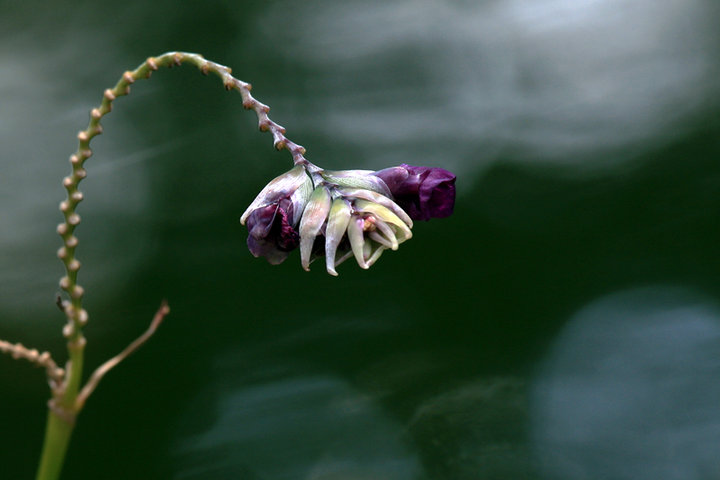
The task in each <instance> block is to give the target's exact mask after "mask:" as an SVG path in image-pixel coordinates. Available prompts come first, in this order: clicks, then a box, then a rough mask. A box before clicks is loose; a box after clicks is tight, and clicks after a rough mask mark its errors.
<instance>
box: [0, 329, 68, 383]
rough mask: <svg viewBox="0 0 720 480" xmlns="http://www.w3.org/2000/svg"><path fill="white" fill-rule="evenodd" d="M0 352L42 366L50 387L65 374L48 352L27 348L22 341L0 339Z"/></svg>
mask: <svg viewBox="0 0 720 480" xmlns="http://www.w3.org/2000/svg"><path fill="white" fill-rule="evenodd" d="M0 352H2V353H7V354H8V355H10V356H11V357H12V358H14V359H16V360H18V359H23V360H27V361H28V362H30V363H32V364H34V365H36V366H38V367H43V368H44V369H45V371H46V372H47V377H48V381H49V382H50V385H51V387H54V386H56V385H59V384H60V383H61V382H62V380H63V378H64V376H65V371H64V370H63V369H62V368H59V367H58V366H57V364H56V363H55V360H53V359H52V357H51V356H50V352H42V353H40V352H38V351H37V350H36V349H34V348H32V349H30V348H27V347H26V346H24V345H23V344H22V343H10V342H6V341H5V340H0Z"/></svg>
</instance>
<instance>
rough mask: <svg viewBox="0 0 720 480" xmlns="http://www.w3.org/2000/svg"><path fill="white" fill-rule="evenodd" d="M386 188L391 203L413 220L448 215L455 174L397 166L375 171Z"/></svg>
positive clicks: (453, 198) (404, 165)
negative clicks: (392, 200) (396, 204)
mask: <svg viewBox="0 0 720 480" xmlns="http://www.w3.org/2000/svg"><path fill="white" fill-rule="evenodd" d="M375 175H376V176H378V177H379V178H381V179H382V180H383V181H384V182H385V184H386V185H387V187H388V189H389V190H390V192H391V194H392V197H393V198H394V199H395V202H397V203H398V205H400V206H401V207H402V209H403V210H405V211H406V212H407V213H408V215H410V217H411V218H412V219H413V220H430V219H431V218H443V217H447V216H450V215H451V214H452V212H453V207H454V206H455V175H453V174H452V173H451V172H448V171H447V170H445V169H443V168H431V167H413V166H412V165H407V164H405V163H403V164H402V165H400V166H399V167H391V168H386V169H384V170H380V171H378V172H375Z"/></svg>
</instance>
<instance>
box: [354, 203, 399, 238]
mask: <svg viewBox="0 0 720 480" xmlns="http://www.w3.org/2000/svg"><path fill="white" fill-rule="evenodd" d="M354 205H355V209H356V210H358V211H360V212H366V213H372V214H373V215H375V216H376V217H378V218H379V219H380V220H382V221H384V222H387V223H390V224H392V225H395V226H396V227H397V228H398V229H399V230H400V231H401V232H402V233H403V240H407V239H409V238H412V232H411V231H410V227H408V226H407V224H406V223H405V222H403V221H402V220H400V218H399V217H398V216H397V215H395V214H394V213H393V212H392V211H390V209H388V208H386V207H383V206H382V205H380V204H378V203H374V202H368V201H367V200H362V199H357V200H355V202H354Z"/></svg>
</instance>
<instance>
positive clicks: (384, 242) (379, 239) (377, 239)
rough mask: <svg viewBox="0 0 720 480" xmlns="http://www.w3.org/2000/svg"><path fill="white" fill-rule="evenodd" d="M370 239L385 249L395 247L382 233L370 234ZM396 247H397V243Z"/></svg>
mask: <svg viewBox="0 0 720 480" xmlns="http://www.w3.org/2000/svg"><path fill="white" fill-rule="evenodd" d="M393 237H394V235H393ZM368 238H370V239H372V240H373V241H374V242H377V243H379V244H381V245H383V246H385V247H387V248H392V247H393V244H392V242H391V241H390V240H388V239H387V238H385V237H384V236H383V235H382V234H381V233H380V232H378V231H375V232H368ZM395 245H397V242H395ZM392 249H393V250H397V247H396V248H392Z"/></svg>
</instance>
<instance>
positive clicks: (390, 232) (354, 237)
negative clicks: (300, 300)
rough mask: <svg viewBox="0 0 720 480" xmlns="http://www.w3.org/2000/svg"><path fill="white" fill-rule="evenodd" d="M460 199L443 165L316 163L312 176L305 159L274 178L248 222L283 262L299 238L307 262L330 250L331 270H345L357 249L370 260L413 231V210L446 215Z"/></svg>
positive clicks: (266, 252) (268, 253) (255, 245)
mask: <svg viewBox="0 0 720 480" xmlns="http://www.w3.org/2000/svg"><path fill="white" fill-rule="evenodd" d="M298 169H300V170H301V171H302V175H301V174H300V172H299V171H298ZM454 201H455V176H454V175H453V174H452V173H450V172H448V171H447V170H443V169H441V168H428V167H412V166H409V165H405V164H403V165H401V166H400V167H393V168H388V169H385V170H381V171H379V172H373V171H370V170H343V171H330V170H327V171H324V170H320V169H315V170H313V177H312V180H311V177H310V176H309V175H308V174H306V173H305V171H304V167H300V166H298V167H295V168H294V169H293V170H291V171H290V172H288V173H286V174H285V175H282V176H280V177H278V178H276V179H275V180H273V181H272V182H270V184H269V185H268V186H267V187H265V189H263V191H262V192H260V195H258V197H257V198H256V199H255V201H254V202H253V203H252V204H251V205H250V207H249V208H248V209H247V210H246V212H245V213H244V214H243V217H242V218H241V222H243V223H245V221H246V220H247V225H248V229H249V231H250V236H249V237H248V246H249V247H250V251H251V252H252V253H253V255H255V256H256V257H257V256H265V257H266V258H267V259H268V261H270V263H280V262H282V261H283V260H284V259H285V258H286V257H287V255H288V252H289V251H290V250H292V249H293V248H295V247H297V246H298V245H299V246H300V260H301V264H302V266H303V268H304V269H305V270H309V268H310V263H311V261H312V260H313V259H314V258H316V257H318V256H323V255H324V256H325V262H326V268H327V271H328V273H330V274H332V275H337V272H336V271H335V267H336V266H337V265H339V264H340V263H342V262H343V261H345V260H346V259H347V258H349V257H351V256H354V257H355V260H356V261H357V263H358V265H360V267H362V268H369V267H370V266H371V265H372V264H373V263H375V262H376V261H377V259H378V258H379V257H380V255H381V254H382V252H383V251H385V250H387V249H391V250H397V248H398V246H399V245H400V244H401V243H402V242H404V241H405V240H408V239H410V238H411V237H412V232H411V230H410V229H411V228H412V226H413V221H412V219H413V218H415V219H422V220H428V219H430V218H434V217H446V216H448V215H450V214H451V213H452V209H453V205H454ZM396 202H397V203H396ZM298 223H299V227H298Z"/></svg>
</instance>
